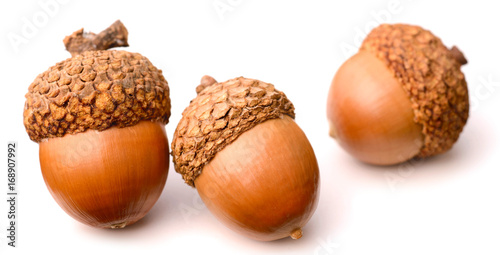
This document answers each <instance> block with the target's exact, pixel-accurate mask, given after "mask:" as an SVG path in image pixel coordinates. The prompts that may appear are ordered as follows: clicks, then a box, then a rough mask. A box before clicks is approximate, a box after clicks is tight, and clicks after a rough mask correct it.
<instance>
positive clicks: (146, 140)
mask: <svg viewBox="0 0 500 255" xmlns="http://www.w3.org/2000/svg"><path fill="white" fill-rule="evenodd" d="M127 37H128V32H127V30H126V28H125V27H124V26H123V24H122V23H121V22H120V21H117V22H115V23H114V24H113V25H111V26H110V27H109V28H108V29H106V30H104V31H103V32H101V33H99V34H97V35H96V34H93V33H84V32H83V29H80V30H78V31H76V32H75V33H73V34H72V35H71V36H68V37H66V38H65V39H64V43H65V45H66V49H67V50H68V51H70V53H71V54H72V56H73V57H71V58H69V59H66V60H64V61H62V62H59V63H57V64H56V65H54V66H52V67H50V68H49V69H48V70H47V71H45V72H43V73H41V74H40V75H38V76H37V77H36V79H35V80H34V81H33V83H32V84H31V85H30V86H29V89H28V93H27V94H26V103H25V106H24V114H23V116H24V125H25V127H26V131H27V133H28V135H29V137H30V139H31V140H33V141H34V142H36V143H38V144H39V159H40V167H41V171H42V175H43V178H44V181H45V183H46V185H47V188H48V190H49V191H50V193H51V195H52V196H53V198H54V199H55V201H56V202H57V203H58V204H59V206H60V207H61V208H62V209H63V210H64V211H65V212H66V213H68V214H69V215H70V216H72V217H73V218H74V219H76V220H78V221H80V222H82V223H84V224H86V225H89V226H93V227H98V228H123V227H125V226H127V225H130V224H133V223H134V222H136V221H138V220H139V219H141V218H142V217H144V216H145V215H146V213H147V212H148V211H149V210H150V209H151V208H152V207H153V205H154V204H155V203H156V201H157V200H158V198H159V196H160V194H161V192H162V190H163V187H164V186H165V182H166V180H167V174H168V166H169V151H168V140H167V136H166V133H165V127H164V126H165V125H166V124H167V123H168V118H169V116H170V98H169V87H168V83H167V81H166V80H165V78H164V77H163V75H162V72H161V70H159V69H157V68H156V67H155V66H153V64H152V63H151V62H150V61H149V60H148V59H147V58H145V57H143V56H142V55H140V54H138V53H130V52H126V51H119V50H113V51H112V50H107V49H108V48H111V47H116V46H128V43H127Z"/></svg>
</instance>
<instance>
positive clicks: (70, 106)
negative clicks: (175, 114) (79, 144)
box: [23, 50, 170, 142]
mask: <svg viewBox="0 0 500 255" xmlns="http://www.w3.org/2000/svg"><path fill="white" fill-rule="evenodd" d="M25 97H26V103H25V107H24V114H23V116H24V125H25V127H26V131H27V132H28V135H29V136H30V138H31V140H33V141H35V142H40V141H41V140H42V139H45V138H53V137H61V136H64V135H66V134H76V133H80V132H84V131H85V130H87V129H94V130H99V131H102V130H105V129H107V128H110V127H112V126H118V127H125V126H131V125H134V124H136V123H137V122H139V121H141V120H152V121H159V122H162V123H164V124H166V123H167V122H168V118H169V116H170V98H169V88H168V83H167V81H166V80H165V78H164V77H163V75H162V72H161V70H159V69H157V68H156V67H155V66H153V64H151V62H150V61H149V60H148V59H147V58H145V57H143V56H142V55H140V54H138V53H130V52H126V51H107V50H98V51H86V52H84V53H82V54H80V55H76V56H75V57H72V58H69V59H67V60H64V61H62V62H59V63H57V64H56V65H55V66H52V67H50V68H49V69H48V70H47V71H45V72H43V73H41V74H40V75H38V77H37V78H36V79H35V81H33V83H32V84H31V85H30V86H29V91H28V93H27V94H26V96H25Z"/></svg>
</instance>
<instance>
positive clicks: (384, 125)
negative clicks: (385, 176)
mask: <svg viewBox="0 0 500 255" xmlns="http://www.w3.org/2000/svg"><path fill="white" fill-rule="evenodd" d="M327 114H328V119H329V122H330V132H331V134H330V135H331V136H333V137H335V139H336V140H337V141H338V142H339V144H340V145H341V146H342V147H343V148H344V149H345V150H346V151H347V152H349V153H350V154H351V155H353V156H354V157H356V158H358V159H360V160H361V161H364V162H367V163H371V164H377V165H390V164H395V163H399V162H403V161H406V160H408V159H411V158H413V157H414V156H416V155H417V154H418V153H419V151H420V148H421V147H422V145H423V135H422V126H421V125H419V124H417V123H416V122H414V121H413V119H414V114H413V110H412V107H411V102H410V99H409V98H408V96H407V95H406V93H405V91H404V90H403V88H402V87H401V85H400V84H399V83H398V81H397V80H396V79H395V78H394V77H393V75H392V73H391V72H390V71H389V69H388V68H387V67H386V66H385V65H384V63H383V62H382V61H380V60H379V59H377V58H376V57H375V56H373V55H372V54H369V53H367V52H359V53H357V54H356V55H354V56H353V57H352V58H350V59H349V60H347V61H346V62H345V63H344V64H343V65H342V66H341V67H340V68H339V70H338V71H337V74H336V75H335V78H334V79H333V81H332V85H331V87H330V91H329V94H328V107H327Z"/></svg>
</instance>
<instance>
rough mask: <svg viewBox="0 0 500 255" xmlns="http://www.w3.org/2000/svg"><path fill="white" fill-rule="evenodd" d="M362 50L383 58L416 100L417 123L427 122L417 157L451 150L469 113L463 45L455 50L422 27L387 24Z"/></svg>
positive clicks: (379, 29)
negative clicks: (462, 68) (463, 70)
mask: <svg viewBox="0 0 500 255" xmlns="http://www.w3.org/2000/svg"><path fill="white" fill-rule="evenodd" d="M360 51H368V52H370V53H372V54H374V55H375V56H376V57H377V58H378V59H380V60H381V61H383V62H384V63H385V64H386V65H387V66H388V67H389V69H390V71H391V72H392V73H393V74H394V77H395V78H396V79H397V80H398V81H399V83H400V84H401V85H402V87H403V89H404V90H405V92H406V94H407V95H408V97H409V99H410V100H411V103H412V107H413V112H414V114H415V118H414V121H415V122H416V123H418V124H420V125H421V126H422V134H423V135H424V145H423V147H422V148H421V150H420V153H419V154H418V155H417V157H421V158H423V157H428V156H432V155H436V154H440V153H442V152H445V151H447V150H449V149H450V148H451V147H452V146H453V144H454V143H455V141H456V140H457V139H458V137H459V135H460V132H461V131H462V129H463V127H464V125H465V123H466V122H467V118H468V116H469V96H468V91H467V83H466V81H465V77H464V74H463V73H462V72H461V70H460V67H461V65H463V64H465V63H467V61H466V60H465V58H464V56H463V55H462V53H461V52H460V51H459V50H458V49H457V48H455V47H454V48H452V49H451V50H449V49H448V48H446V47H445V46H444V45H443V43H442V42H441V40H440V39H439V38H438V37H436V36H434V35H433V34H432V33H431V32H430V31H427V30H425V29H422V28H421V27H418V26H411V25H404V24H395V25H389V24H383V25H380V26H379V27H377V28H375V29H373V30H372V31H371V32H370V34H368V36H367V37H366V39H365V40H364V41H363V44H362V46H361V48H360Z"/></svg>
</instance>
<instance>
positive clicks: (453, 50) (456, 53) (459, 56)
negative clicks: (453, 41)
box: [450, 46, 467, 66]
mask: <svg viewBox="0 0 500 255" xmlns="http://www.w3.org/2000/svg"><path fill="white" fill-rule="evenodd" d="M450 52H451V55H452V56H453V58H454V59H456V60H457V61H458V63H460V65H461V66H463V65H465V64H467V59H466V58H465V56H464V54H463V53H462V52H461V51H460V50H459V49H458V48H457V46H453V47H452V48H451V50H450Z"/></svg>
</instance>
